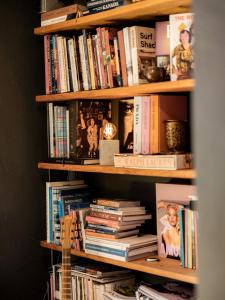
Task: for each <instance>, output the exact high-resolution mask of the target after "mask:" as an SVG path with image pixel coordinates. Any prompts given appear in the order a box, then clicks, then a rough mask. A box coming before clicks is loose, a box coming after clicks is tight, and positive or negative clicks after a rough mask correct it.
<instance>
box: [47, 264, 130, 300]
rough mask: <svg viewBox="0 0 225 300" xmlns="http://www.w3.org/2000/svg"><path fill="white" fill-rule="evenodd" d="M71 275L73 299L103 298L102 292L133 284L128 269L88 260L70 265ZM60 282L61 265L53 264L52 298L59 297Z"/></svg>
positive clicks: (51, 277) (51, 276) (51, 275)
mask: <svg viewBox="0 0 225 300" xmlns="http://www.w3.org/2000/svg"><path fill="white" fill-rule="evenodd" d="M71 277H72V295H73V299H85V300H87V299H103V293H104V292H111V291H113V290H114V289H118V288H119V287H125V286H126V287H127V286H131V287H132V286H134V284H135V277H134V275H133V274H132V272H131V271H130V270H126V269H121V268H118V267H112V266H106V265H104V264H101V265H99V264H98V265H97V264H96V263H90V262H89V263H87V262H83V263H79V264H75V265H72V266H71ZM60 282H61V265H53V268H52V273H51V274H50V285H51V291H52V294H53V295H54V299H60V295H61V284H60Z"/></svg>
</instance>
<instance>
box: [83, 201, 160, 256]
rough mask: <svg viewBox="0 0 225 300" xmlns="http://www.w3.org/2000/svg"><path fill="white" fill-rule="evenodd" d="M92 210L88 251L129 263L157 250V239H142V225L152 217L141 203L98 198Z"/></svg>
mask: <svg viewBox="0 0 225 300" xmlns="http://www.w3.org/2000/svg"><path fill="white" fill-rule="evenodd" d="M90 207H91V210H90V215H89V216H87V217H86V222H87V227H86V230H85V252H87V253H90V254H97V255H100V256H104V257H109V258H114V259H118V260H122V261H128V260H132V259H135V258H137V257H142V256H144V255H146V253H150V252H154V251H156V249H157V238H156V236H151V235H144V236H141V237H139V236H138V234H139V228H140V226H141V225H142V224H143V223H144V222H145V220H148V219H150V218H151V215H150V214H147V213H146V210H145V207H141V206H140V202H139V201H124V200H118V199H114V200H109V199H98V200H96V201H95V204H91V205H90Z"/></svg>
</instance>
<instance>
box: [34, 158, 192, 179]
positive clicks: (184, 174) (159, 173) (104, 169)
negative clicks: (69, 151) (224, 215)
mask: <svg viewBox="0 0 225 300" xmlns="http://www.w3.org/2000/svg"><path fill="white" fill-rule="evenodd" d="M38 168H39V169H45V170H60V171H76V172H89V173H102V174H117V175H118V174H121V175H136V176H152V177H166V178H183V179H194V178H196V172H195V171H194V170H192V169H187V170H175V171H170V170H166V171H164V170H149V169H133V168H116V167H114V166H100V165H86V166H85V165H72V164H57V163H45V162H39V163H38Z"/></svg>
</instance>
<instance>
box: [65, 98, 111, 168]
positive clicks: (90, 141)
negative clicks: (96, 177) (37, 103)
mask: <svg viewBox="0 0 225 300" xmlns="http://www.w3.org/2000/svg"><path fill="white" fill-rule="evenodd" d="M69 112H70V122H69V123H70V159H71V160H73V159H74V160H75V161H76V162H78V161H79V160H81V161H82V160H84V159H86V160H88V159H90V160H92V159H97V158H99V140H100V139H103V135H102V128H103V126H104V125H105V124H106V123H107V122H109V121H111V102H110V101H107V100H104V101H82V100H79V101H76V102H73V103H70V104H69Z"/></svg>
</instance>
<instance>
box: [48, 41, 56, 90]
mask: <svg viewBox="0 0 225 300" xmlns="http://www.w3.org/2000/svg"><path fill="white" fill-rule="evenodd" d="M49 42H50V68H51V71H50V72H51V87H52V91H51V92H52V93H53V94H55V93H57V82H56V76H55V75H56V74H55V55H54V52H55V36H54V35H50V40H49Z"/></svg>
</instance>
